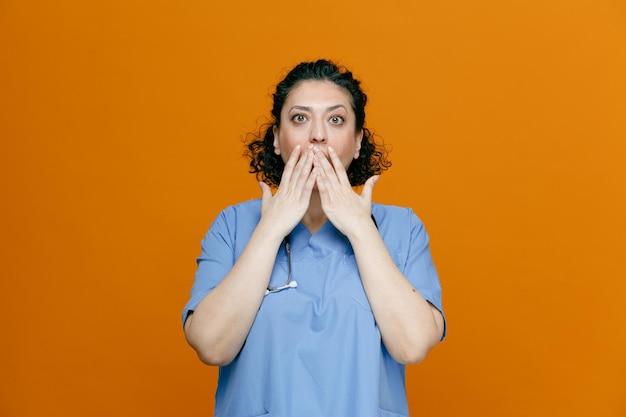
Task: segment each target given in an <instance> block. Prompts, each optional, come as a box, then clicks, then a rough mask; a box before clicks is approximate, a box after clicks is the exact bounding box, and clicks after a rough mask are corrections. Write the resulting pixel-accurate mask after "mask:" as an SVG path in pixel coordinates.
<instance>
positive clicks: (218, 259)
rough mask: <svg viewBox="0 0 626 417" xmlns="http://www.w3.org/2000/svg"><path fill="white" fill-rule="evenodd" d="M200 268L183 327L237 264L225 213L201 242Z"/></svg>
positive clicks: (187, 305)
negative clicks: (204, 299)
mask: <svg viewBox="0 0 626 417" xmlns="http://www.w3.org/2000/svg"><path fill="white" fill-rule="evenodd" d="M196 262H197V264H198V268H197V269H196V275H195V279H194V283H193V286H192V288H191V295H190V298H189V301H187V304H186V305H185V308H184V309H183V315H182V321H183V325H184V324H185V321H186V319H187V317H188V316H189V314H190V313H192V312H193V311H194V310H195V309H196V306H197V305H198V304H199V303H200V301H202V299H203V298H204V297H205V296H206V295H207V294H208V293H209V292H210V291H211V290H212V289H213V288H215V287H216V286H217V284H219V282H220V281H221V280H222V279H223V278H224V277H225V276H226V274H227V273H228V271H230V269H231V268H232V267H233V265H234V263H235V253H234V244H233V242H232V239H231V237H230V234H229V228H228V221H227V218H226V214H225V212H221V213H220V215H219V216H218V217H217V218H216V219H215V220H214V222H213V224H212V225H211V227H210V228H209V231H208V232H207V233H206V235H205V237H204V239H202V242H201V252H200V256H199V257H198V258H197V260H196Z"/></svg>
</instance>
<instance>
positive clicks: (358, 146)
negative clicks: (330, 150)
mask: <svg viewBox="0 0 626 417" xmlns="http://www.w3.org/2000/svg"><path fill="white" fill-rule="evenodd" d="M355 140H356V150H355V151H354V159H358V158H359V153H360V151H361V142H362V141H363V129H361V130H360V131H359V133H357V134H356V137H355Z"/></svg>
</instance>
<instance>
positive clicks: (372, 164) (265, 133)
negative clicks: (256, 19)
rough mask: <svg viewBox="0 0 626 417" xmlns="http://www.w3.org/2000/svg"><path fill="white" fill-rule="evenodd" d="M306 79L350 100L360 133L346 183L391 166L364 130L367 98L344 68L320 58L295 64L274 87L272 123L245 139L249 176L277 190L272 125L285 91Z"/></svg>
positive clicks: (279, 168)
mask: <svg viewBox="0 0 626 417" xmlns="http://www.w3.org/2000/svg"><path fill="white" fill-rule="evenodd" d="M306 80H319V81H330V82H333V83H335V84H336V85H338V86H339V87H341V88H343V89H344V90H346V91H347V92H348V93H349V94H350V97H351V101H352V109H353V110H354V113H355V115H356V123H355V131H356V132H360V131H363V139H362V141H361V150H360V152H359V157H358V158H356V159H355V160H353V161H352V163H351V164H350V166H349V167H348V170H347V174H348V178H349V180H350V184H352V185H353V186H359V185H363V184H364V183H365V181H367V179H368V178H370V177H371V176H372V175H377V174H380V173H382V172H383V171H385V170H387V169H389V167H391V162H390V161H389V160H388V159H387V156H388V151H387V149H386V148H385V146H384V145H382V144H378V143H376V141H375V138H374V134H373V133H372V132H371V131H370V130H369V129H368V128H367V127H365V105H366V104H367V95H366V94H365V93H364V92H363V91H362V90H361V87H360V84H361V83H360V82H359V81H358V80H356V79H355V78H354V77H353V76H352V72H350V71H349V70H347V69H346V68H345V67H341V66H338V65H336V64H334V63H333V62H331V61H328V60H324V59H320V60H317V61H314V62H302V63H300V64H298V65H296V66H295V67H294V68H293V69H292V70H291V71H289V73H288V74H287V76H286V77H285V78H284V79H283V80H282V81H281V82H280V83H278V85H277V86H276V92H275V93H274V94H273V106H272V113H271V116H272V118H271V119H272V121H271V122H268V123H266V124H264V125H263V126H262V127H261V129H260V130H259V132H258V133H249V134H248V136H247V140H246V146H247V150H246V153H245V154H246V156H248V157H249V158H250V173H251V174H255V175H256V178H257V180H260V181H263V182H265V183H267V184H268V185H270V186H275V187H277V186H278V185H279V184H280V179H281V177H282V174H283V169H284V168H285V163H284V162H283V159H282V158H281V157H280V155H276V154H275V153H274V129H273V128H274V126H276V127H280V123H281V120H280V113H281V111H282V109H283V105H284V104H285V100H286V99H287V95H288V94H289V92H290V91H291V90H292V89H293V88H294V87H295V86H296V85H297V84H298V83H300V82H302V81H306Z"/></svg>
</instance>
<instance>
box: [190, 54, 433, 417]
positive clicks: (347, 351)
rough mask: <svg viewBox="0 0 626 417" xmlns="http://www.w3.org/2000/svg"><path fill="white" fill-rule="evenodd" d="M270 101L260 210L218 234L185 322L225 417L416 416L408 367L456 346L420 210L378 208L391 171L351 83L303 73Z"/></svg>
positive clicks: (256, 162)
mask: <svg viewBox="0 0 626 417" xmlns="http://www.w3.org/2000/svg"><path fill="white" fill-rule="evenodd" d="M273 97H274V103H273V109H272V117H273V123H272V124H271V126H269V127H268V128H267V130H266V131H265V132H264V134H262V137H260V138H255V139H253V140H252V141H251V142H250V143H249V144H248V149H249V154H250V156H251V158H252V159H251V163H250V166H251V171H252V172H253V173H256V174H257V178H258V179H260V180H261V181H260V182H259V185H260V188H261V192H262V197H261V198H260V199H258V200H253V201H249V202H245V203H241V204H238V205H235V206H233V207H229V208H227V209H226V210H224V211H222V213H221V214H220V215H219V216H218V218H217V219H216V220H215V221H214V223H213V224H212V225H211V228H210V229H209V231H208V233H207V235H206V237H205V238H204V240H203V242H202V254H201V256H200V257H199V258H198V270H197V272H196V279H195V283H194V286H193V288H192V292H191V299H190V300H189V302H188V303H187V305H186V306H185V309H184V312H183V322H184V330H185V336H186V338H187V341H188V342H189V344H190V345H191V346H192V347H193V348H194V349H195V350H196V352H197V353H198V356H199V357H200V359H201V360H202V361H203V362H204V363H206V364H209V365H219V366H220V367H221V368H220V374H219V382H218V389H217V393H216V409H215V415H216V416H261V415H268V416H289V417H292V416H333V417H337V416H350V417H354V416H404V415H408V406H407V400H406V391H405V387H404V364H409V363H416V362H419V361H421V360H422V359H423V358H424V357H425V356H426V354H427V352H428V351H429V350H430V349H431V348H432V347H433V346H434V345H436V344H437V343H438V342H439V341H440V340H441V339H443V337H444V334H445V321H444V318H443V314H442V310H441V289H440V285H439V280H438V277H437V273H436V271H435V268H434V266H433V263H432V259H431V256H430V251H429V247H428V236H427V234H426V232H425V230H424V228H423V225H422V223H421V222H420V220H419V219H418V218H417V217H416V216H415V214H413V212H412V211H411V209H407V208H400V207H393V206H385V205H381V204H375V203H374V204H373V203H372V201H371V199H372V191H373V188H374V185H375V184H376V182H377V181H378V178H379V174H380V173H381V172H382V171H383V170H385V169H386V168H388V167H389V165H390V164H389V163H388V162H387V161H386V160H385V157H384V152H382V151H381V150H380V149H378V148H377V146H376V144H375V142H374V140H373V138H372V135H371V134H370V131H369V130H368V129H367V128H366V127H365V104H366V102H367V97H366V95H365V94H364V93H363V92H362V91H361V88H360V84H359V81H357V80H355V79H354V78H353V76H352V73H351V72H349V71H348V70H346V69H344V68H340V67H338V66H336V65H335V64H333V63H332V62H329V61H325V60H318V61H316V62H305V63H301V64H299V65H297V66H296V67H295V68H293V69H292V70H291V71H290V72H289V74H287V76H286V77H285V79H284V80H282V81H281V82H280V83H279V84H278V85H277V88H276V92H275V94H274V96H273ZM354 186H362V191H361V192H360V193H357V192H355V190H354V189H353V188H352V187H354ZM272 187H273V188H275V192H274V193H273V192H272Z"/></svg>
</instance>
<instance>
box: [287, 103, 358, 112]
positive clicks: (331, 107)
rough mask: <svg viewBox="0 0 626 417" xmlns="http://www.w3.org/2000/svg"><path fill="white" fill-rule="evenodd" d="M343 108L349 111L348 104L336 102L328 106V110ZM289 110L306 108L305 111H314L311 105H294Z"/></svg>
mask: <svg viewBox="0 0 626 417" xmlns="http://www.w3.org/2000/svg"><path fill="white" fill-rule="evenodd" d="M341 108H342V109H344V110H346V111H348V110H347V109H346V106H344V105H343V104H335V105H334V106H330V107H327V108H326V111H333V110H337V109H341ZM289 110H290V111H291V110H304V111H308V112H312V111H313V109H312V108H311V107H308V106H292V107H291V109H289Z"/></svg>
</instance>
